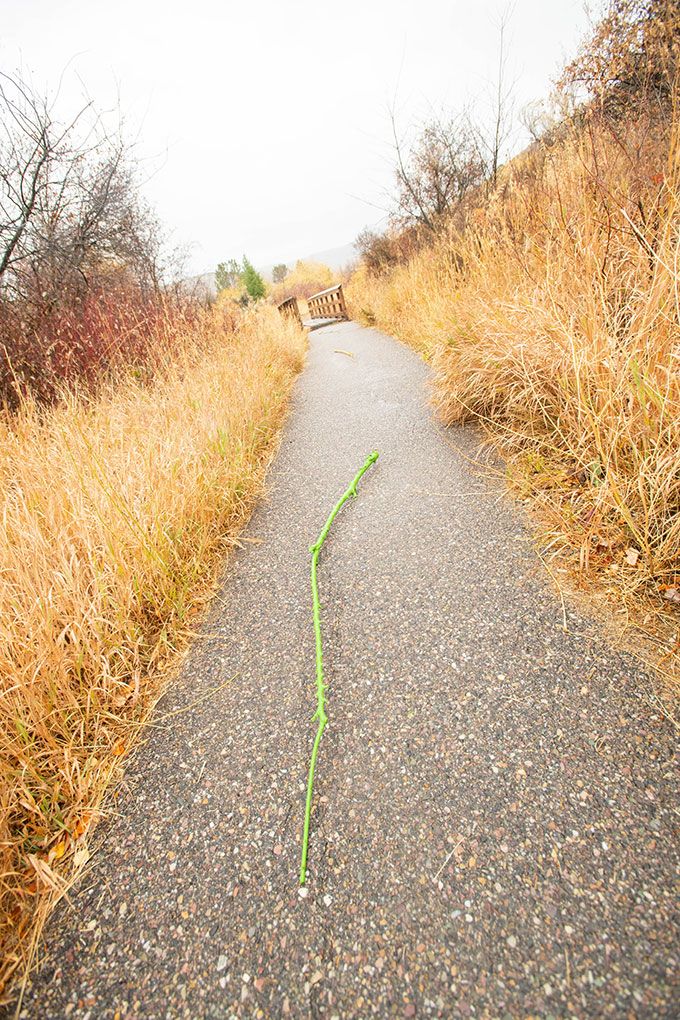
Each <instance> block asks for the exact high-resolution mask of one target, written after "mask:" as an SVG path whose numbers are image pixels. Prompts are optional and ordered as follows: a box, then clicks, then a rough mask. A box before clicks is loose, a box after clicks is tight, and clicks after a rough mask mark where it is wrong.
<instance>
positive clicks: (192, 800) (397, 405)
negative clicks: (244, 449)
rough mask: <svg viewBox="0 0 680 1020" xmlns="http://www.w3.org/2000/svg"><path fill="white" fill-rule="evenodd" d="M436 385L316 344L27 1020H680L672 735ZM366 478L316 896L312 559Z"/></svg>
mask: <svg viewBox="0 0 680 1020" xmlns="http://www.w3.org/2000/svg"><path fill="white" fill-rule="evenodd" d="M339 351H341V352H350V353H351V354H353V358H351V357H348V356H347V354H345V353H338V352H339ZM427 379H428V372H427V369H426V367H425V366H424V364H423V363H422V362H421V361H420V360H419V359H418V358H417V357H416V356H415V355H414V354H413V353H412V352H411V351H409V350H408V349H406V348H405V347H402V346H401V345H399V344H398V343H396V342H395V341H393V340H391V339H390V338H388V337H385V336H383V335H381V334H379V333H377V332H375V331H372V330H365V329H361V328H359V327H358V326H356V325H354V324H352V323H343V324H338V325H336V326H329V327H327V328H325V329H323V330H319V331H316V332H315V333H314V334H313V335H312V337H311V349H310V357H309V363H308V366H307V369H306V371H305V372H304V373H303V376H302V377H301V379H300V381H299V383H298V385H297V388H296V391H295V394H294V397H293V405H294V406H293V414H292V416H291V418H290V420H289V422H288V425H287V427H286V430H285V434H284V440H283V442H282V446H281V450H280V453H279V455H278V458H277V460H276V463H275V465H274V467H273V469H272V471H271V473H270V476H269V480H268V494H267V497H266V499H265V500H264V501H263V502H262V503H261V505H260V507H259V508H258V510H257V511H256V513H255V515H254V516H253V519H252V521H251V522H250V524H249V526H248V528H247V529H246V532H245V538H246V539H248V540H249V541H247V542H244V547H243V549H242V550H240V551H239V552H238V553H237V554H236V555H235V556H234V558H233V559H232V560H231V561H230V563H229V565H228V569H227V571H226V574H225V580H224V586H223V589H222V590H221V593H220V595H219V597H218V598H217V599H216V600H215V605H214V608H213V610H212V611H211V613H210V615H209V618H208V619H207V620H206V622H205V626H204V629H203V636H202V637H201V638H200V639H198V640H197V641H196V643H195V646H194V648H193V650H192V652H191V654H190V655H189V657H188V659H187V661H186V664H185V667H184V669H183V672H182V675H181V677H180V678H179V679H178V680H177V682H176V683H175V684H174V685H173V686H172V689H171V690H170V691H169V692H168V694H167V695H166V697H165V698H164V700H163V702H162V703H161V705H160V706H159V710H158V717H159V718H158V721H157V724H156V725H155V726H153V727H152V728H151V729H150V730H149V734H148V739H147V741H146V743H145V744H144V745H143V746H142V747H141V748H140V749H139V750H138V752H137V753H136V755H135V756H134V757H133V759H132V761H131V762H130V766H129V769H128V773H127V778H126V782H125V784H124V787H123V789H122V791H121V794H120V796H119V798H118V810H119V814H118V816H117V817H116V818H113V819H111V820H110V821H109V822H108V823H106V824H105V825H102V826H100V829H99V830H98V834H97V836H98V839H99V840H100V842H101V845H100V849H99V850H98V852H97V853H96V854H95V857H94V861H93V867H92V869H91V871H90V873H89V874H88V875H87V876H85V877H84V878H83V879H82V880H81V881H80V882H79V884H78V885H77V886H76V888H75V889H74V890H73V891H72V892H71V894H70V896H69V900H70V904H66V903H64V904H63V905H62V906H60V908H59V909H58V910H57V912H56V913H55V915H54V916H53V918H52V921H51V923H50V925H49V927H48V930H47V934H46V941H47V946H46V951H45V954H44V962H43V964H42V967H41V969H40V970H39V972H38V973H37V975H36V977H35V980H34V981H33V982H32V983H31V984H30V985H29V987H28V989H27V993H26V997H25V1000H24V1006H23V1009H22V1013H21V1015H22V1017H25V1018H40V1020H42V1018H46V1017H70V1018H72V1020H94V1018H107V1020H113V1018H116V1020H133V1018H134V1020H137V1018H154V1020H160V1018H173V1020H174V1018H192V1020H198V1018H208V1017H220V1018H230V1017H238V1018H241V1017H243V1018H246V1017H256V1018H258V1020H259V1018H270V1017H276V1018H279V1017H291V1018H295V1020H297V1018H307V1017H309V1018H312V1020H317V1018H323V1020H344V1018H349V1017H353V1018H368V1017H372V1016H377V1017H452V1018H459V1017H462V1018H467V1017H473V1018H488V1020H492V1018H493V1020H495V1018H518V1017H522V1018H529V1017H536V1018H538V1017H541V1018H546V1020H550V1018H558V1017H560V1018H561V1017H575V1018H591V1017H592V1018H595V1017H597V1018H606V1017H612V1018H630V1020H641V1018H650V1020H651V1018H654V1020H661V1018H671V1017H678V1016H680V1004H679V1003H680V991H679V990H680V980H679V974H678V957H679V955H680V945H679V940H678V932H679V928H680V914H679V910H678V891H679V888H678V886H679V883H678V877H679V874H680V867H679V865H680V858H679V853H678V836H679V833H680V818H679V814H678V799H677V789H678V760H677V757H676V746H675V739H674V733H673V731H672V729H671V728H670V726H669V724H668V723H667V722H665V721H664V720H663V719H662V718H660V716H659V715H658V714H656V713H655V712H654V710H653V708H652V707H651V706H650V703H649V701H648V700H647V699H646V697H645V689H646V684H647V679H646V678H645V675H644V673H643V671H642V668H641V667H640V666H639V664H637V663H636V661H635V660H633V659H632V658H631V657H629V656H627V655H626V654H623V653H620V652H617V651H615V650H613V649H612V648H611V647H608V644H607V641H606V639H605V637H604V636H603V634H602V633H601V631H600V630H599V629H598V627H597V625H596V624H595V623H594V622H593V621H592V620H590V619H587V618H584V617H583V616H582V615H579V613H578V612H577V611H576V610H574V609H573V608H570V607H567V608H568V622H569V629H568V633H564V631H563V629H562V608H561V606H560V604H559V602H558V601H557V600H556V598H555V596H554V594H553V593H552V591H551V590H550V589H549V586H548V583H547V580H546V577H545V574H544V572H543V570H542V568H541V567H540V564H539V561H538V560H537V558H536V555H535V553H534V552H533V551H532V548H531V543H530V541H529V533H528V530H527V526H526V522H525V521H524V520H523V517H522V515H521V512H520V511H519V510H518V509H517V507H514V506H513V505H512V504H511V502H510V500H509V498H508V497H506V496H504V495H503V491H502V488H501V487H500V486H499V484H498V482H494V481H492V480H490V479H489V478H488V477H485V476H484V475H483V474H482V473H480V472H479V471H478V470H475V469H474V467H473V466H472V464H471V462H470V460H468V459H467V458H469V457H471V458H474V457H475V456H476V454H477V451H478V447H479V435H478V434H477V433H476V432H475V430H474V429H472V428H467V427H466V428H459V429H456V430H448V431H447V433H446V434H443V433H442V431H441V430H440V429H439V428H437V426H436V425H435V424H434V423H433V422H432V421H431V416H430V412H429V410H428V406H427V397H428V392H427ZM451 442H453V443H454V444H455V445H456V447H458V449H459V450H460V452H458V451H457V449H455V448H454V447H453V446H452V445H451ZM373 449H377V450H379V451H380V459H379V460H378V462H377V463H376V464H375V465H374V466H373V467H372V468H371V471H370V473H368V474H367V475H365V476H364V478H363V480H362V483H361V491H360V495H359V498H358V499H357V500H351V501H350V502H349V503H347V504H346V505H345V507H344V508H343V510H342V512H341V513H340V514H339V515H338V518H337V519H336V521H335V523H334V525H333V530H332V533H331V534H330V535H329V538H328V539H327V541H326V544H325V545H324V549H323V551H322V554H321V558H320V563H319V589H320V598H321V617H322V628H323V640H324V672H325V676H326V679H327V682H328V683H329V684H330V688H329V691H328V706H327V713H328V717H329V725H328V727H327V728H326V731H325V733H324V737H323V741H322V744H321V750H320V754H319V759H318V763H317V771H316V780H315V803H314V810H313V814H312V829H311V838H310V847H309V860H308V869H309V870H308V876H309V877H308V883H307V888H306V896H301V895H300V893H299V890H298V869H299V865H300V839H301V832H302V817H303V810H304V802H305V783H306V773H307V766H308V762H309V753H310V750H311V744H312V740H313V735H314V724H313V723H312V722H311V721H310V720H311V716H312V714H313V712H314V708H315V700H314V636H313V630H312V614H311V591H310V586H309V562H310V554H309V548H308V547H309V545H310V544H311V543H312V542H313V541H314V540H315V538H316V536H317V535H318V533H319V530H320V528H321V526H322V525H323V523H324V521H325V520H326V518H327V516H328V513H329V512H330V510H331V509H332V507H333V506H334V504H335V502H336V501H337V499H338V498H339V496H340V495H341V494H342V492H343V491H344V489H345V488H346V486H347V484H348V481H349V480H351V478H352V477H353V475H354V473H355V472H356V470H357V469H358V467H360V466H361V464H362V463H363V461H364V459H365V457H366V456H367V454H368V453H369V452H370V451H371V450H373ZM232 676H233V677H234V679H233V680H232V682H231V683H230V684H229V685H228V686H227V687H225V688H223V689H222V690H221V691H220V692H219V694H217V695H214V696H212V697H208V698H204V700H199V699H201V698H202V697H203V695H205V694H206V693H208V692H210V691H211V690H213V689H214V688H216V687H217V686H219V685H220V684H222V683H224V681H226V680H228V679H229V678H230V677H232ZM183 709H184V711H180V710H183ZM172 712H175V713H178V714H176V715H173V716H170V717H169V718H166V719H165V720H163V718H162V717H164V716H167V715H168V713H172Z"/></svg>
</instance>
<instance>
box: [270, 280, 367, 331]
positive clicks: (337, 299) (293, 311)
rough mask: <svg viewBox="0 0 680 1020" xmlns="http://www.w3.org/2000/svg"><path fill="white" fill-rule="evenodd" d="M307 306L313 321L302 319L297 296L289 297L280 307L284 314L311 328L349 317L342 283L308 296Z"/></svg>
mask: <svg viewBox="0 0 680 1020" xmlns="http://www.w3.org/2000/svg"><path fill="white" fill-rule="evenodd" d="M307 306H308V308H309V316H310V318H311V320H312V322H311V323H305V322H303V321H302V316H301V315H300V309H299V307H298V303H297V298H294V297H291V298H288V299H287V300H286V301H283V302H282V303H281V304H280V305H279V306H278V308H279V311H280V312H281V314H282V315H284V316H290V317H292V318H294V319H296V320H297V322H298V323H299V324H300V325H301V326H305V325H306V326H310V328H311V329H318V327H319V326H325V325H326V323H330V322H338V321H343V320H345V319H349V315H348V314H347V305H346V304H345V295H344V294H343V292H342V284H341V283H340V284H338V286H337V287H329V288H328V289H327V290H321V291H319V293H318V294H313V295H312V296H311V297H309V298H307Z"/></svg>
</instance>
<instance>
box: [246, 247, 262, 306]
mask: <svg viewBox="0 0 680 1020" xmlns="http://www.w3.org/2000/svg"><path fill="white" fill-rule="evenodd" d="M241 280H242V282H243V286H244V287H245V288H246V290H247V291H248V295H249V297H251V298H252V300H253V301H259V299H260V298H263V297H264V296H265V294H266V293H267V288H266V287H265V285H264V280H263V279H262V277H261V276H260V274H259V273H258V271H257V270H256V269H255V267H254V266H253V265H252V263H251V262H249V261H248V259H247V258H246V257H245V255H244V256H243V272H242V274H241Z"/></svg>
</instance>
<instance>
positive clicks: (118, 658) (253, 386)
mask: <svg viewBox="0 0 680 1020" xmlns="http://www.w3.org/2000/svg"><path fill="white" fill-rule="evenodd" d="M192 321H193V330H192V332H191V333H190V334H187V335H181V336H177V335H173V336H172V337H166V338H165V339H166V340H167V341H168V342H167V344H166V347H167V349H168V350H173V351H174V352H175V353H174V356H173V357H172V359H170V358H169V357H168V358H166V359H165V363H164V364H163V365H162V371H159V372H158V374H157V376H156V379H155V381H154V382H153V383H151V384H150V383H149V380H148V379H146V380H144V381H142V380H139V379H136V378H135V377H134V375H131V376H130V378H129V379H127V380H126V381H124V382H123V383H122V384H120V385H117V386H116V387H115V388H113V387H112V388H110V389H109V390H108V391H107V392H104V393H103V394H100V395H99V396H98V397H97V398H96V399H95V398H93V399H90V400H85V399H82V398H80V399H79V398H78V397H76V396H73V395H71V396H68V395H67V396H66V397H65V398H64V401H63V403H62V404H61V405H60V406H58V407H56V408H54V409H52V410H49V411H44V410H43V411H42V412H41V411H40V410H39V409H38V408H37V407H36V406H32V405H31V404H30V403H27V404H25V405H24V406H23V408H22V409H21V411H20V412H19V413H18V414H17V415H16V416H13V417H10V416H6V417H4V418H2V419H1V420H0V488H1V490H2V514H1V515H0V671H1V677H2V684H1V690H0V769H1V776H0V779H1V781H0V799H1V802H0V812H1V813H0V855H1V875H2V884H1V886H0V908H1V917H0V932H1V935H2V940H3V948H4V953H3V964H2V970H1V975H2V982H3V984H5V983H6V982H7V979H8V978H9V977H10V975H11V974H12V972H13V971H15V970H16V969H17V968H21V966H22V965H23V964H25V962H26V956H27V953H28V950H29V946H30V944H31V940H32V937H33V936H34V935H35V932H36V931H37V927H36V926H37V925H39V924H40V923H41V921H42V919H43V918H44V916H45V913H46V911H47V909H48V908H49V904H50V902H52V901H53V900H54V898H55V896H56V895H57V894H58V893H59V891H60V890H62V889H63V888H64V887H65V884H66V883H67V881H68V878H69V875H70V874H71V873H72V872H73V869H74V867H77V866H78V865H81V864H82V863H83V861H84V860H85V859H86V856H87V851H86V838H87V833H88V830H89V829H91V826H92V823H93V820H94V819H95V818H96V815H97V807H98V805H99V803H100V800H101V796H102V792H103V790H104V788H105V787H106V784H107V782H108V781H109V780H110V777H111V776H112V775H113V774H114V773H116V771H117V769H118V768H119V766H120V761H121V756H122V755H123V754H124V753H125V752H126V751H127V750H128V748H129V746H130V743H131V741H132V740H133V738H134V736H135V733H136V731H137V729H138V727H139V724H140V722H141V721H142V720H143V719H144V717H145V715H146V714H147V713H148V710H149V708H150V705H151V703H152V702H153V700H154V699H155V698H156V697H157V696H158V693H159V689H160V687H159V677H160V676H161V674H162V671H163V667H164V664H167V662H168V660H169V659H170V658H171V656H172V655H173V654H174V653H175V651H176V650H177V649H178V648H179V647H181V645H182V644H183V643H184V642H185V641H186V634H187V631H188V630H189V629H190V621H191V618H192V614H193V613H195V611H196V607H197V606H198V605H199V604H200V603H201V600H202V599H204V598H205V596H206V592H207V590H208V588H209V586H210V583H211V581H212V579H214V576H215V568H216V565H217V564H218V562H219V561H220V558H221V557H222V556H223V554H224V552H225V549H226V548H227V547H228V545H229V543H230V541H232V542H233V535H234V531H235V529H236V528H237V526H238V525H239V524H241V523H242V522H243V520H244V519H245V518H246V516H247V515H248V513H249V511H250V509H251V507H252V503H253V499H254V496H255V494H256V490H257V487H258V484H259V482H260V481H261V475H262V470H263V465H264V464H265V463H266V461H267V460H268V458H270V456H271V453H272V450H273V446H274V441H275V438H276V435H277V432H278V430H279V427H280V425H281V423H282V420H283V416H284V413H285V406H286V400H287V396H288V393H289V390H290V386H291V383H292V380H293V378H294V376H295V374H296V373H297V372H298V371H299V370H300V368H301V366H302V361H303V357H304V339H303V335H302V334H301V333H300V331H299V330H297V329H295V328H294V327H292V326H290V325H289V324H287V323H284V322H283V321H282V319H281V317H280V316H279V315H278V313H277V312H276V311H275V310H271V309H264V310H262V311H260V312H258V313H257V314H255V315H250V316H248V317H244V318H243V320H242V321H241V322H240V323H237V324H234V323H233V322H229V321H228V320H225V319H223V318H221V316H220V314H219V313H211V312H206V313H204V314H203V315H202V316H201V317H199V319H196V317H195V316H194V317H193V320H192ZM168 328H169V329H174V330H176V329H177V328H178V325H177V321H176V320H175V322H174V324H173V325H169V327H168ZM159 344H160V346H161V348H162V347H163V337H162V336H161V337H159ZM178 350H179V351H181V354H179V355H178V354H177V351H178ZM160 360H161V361H162V360H163V359H162V357H161V359H160Z"/></svg>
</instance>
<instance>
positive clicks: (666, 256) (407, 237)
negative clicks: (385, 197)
mask: <svg viewBox="0 0 680 1020" xmlns="http://www.w3.org/2000/svg"><path fill="white" fill-rule="evenodd" d="M679 29H680V22H679V21H678V14H677V8H676V7H675V5H672V4H668V3H665V2H663V0H658V2H657V0H650V2H649V3H643V4H632V3H628V2H623V0H614V2H613V3H612V4H611V5H610V7H609V10H608V13H607V15H606V17H605V18H604V19H603V21H602V22H601V23H600V24H598V25H597V26H596V27H595V28H594V30H593V33H592V36H591V37H590V39H588V40H587V41H586V43H585V44H584V46H583V48H582V50H581V52H580V53H579V54H578V56H577V57H576V59H575V60H574V61H573V62H572V63H571V64H570V65H569V66H568V67H567V68H566V69H565V71H564V74H563V76H562V79H561V82H560V83H559V85H558V87H557V89H556V93H555V96H554V97H553V107H552V115H551V116H550V117H549V118H548V117H544V118H543V122H542V123H540V122H539V123H537V124H535V126H534V133H535V139H534V142H533V143H532V144H531V145H530V147H529V148H528V149H527V150H526V151H524V152H522V153H521V154H520V155H519V156H517V157H516V158H514V159H513V160H511V161H510V162H509V163H507V164H506V165H505V166H496V164H495V163H493V162H492V161H489V160H488V159H487V160H486V161H485V160H484V158H483V157H484V152H483V149H481V148H480V146H478V145H475V144H474V141H475V139H474V138H472V144H471V141H470V136H469V135H468V136H466V135H465V133H464V132H463V134H462V135H461V124H460V121H457V122H452V125H453V127H452V126H451V125H448V126H446V127H447V128H448V134H446V132H443V131H442V125H441V124H440V123H439V124H435V125H430V126H429V127H428V128H427V129H426V130H425V131H424V132H423V134H422V136H421V138H420V141H419V144H418V146H417V147H416V148H415V149H414V151H413V152H411V153H410V154H407V156H404V154H402V153H398V155H399V157H400V158H399V165H398V167H397V192H396V195H397V199H398V202H397V206H396V210H395V213H394V215H393V220H392V227H391V229H390V230H389V231H388V232H387V233H386V234H384V235H380V236H378V235H375V234H368V235H365V236H363V237H361V238H360V239H359V242H360V245H361V246H362V249H363V261H362V265H361V266H360V268H359V269H358V270H357V272H356V273H355V274H354V276H353V278H352V280H351V282H350V284H349V286H348V287H347V296H348V300H349V304H350V309H351V312H352V314H353V316H354V317H356V318H357V319H359V320H360V321H362V322H364V323H365V324H368V325H373V324H375V325H377V326H378V327H379V328H380V329H382V330H385V331H386V332H388V333H391V334H393V335H395V336H397V337H399V338H400V339H401V340H403V341H404V342H406V343H408V344H410V345H411V346H413V347H414V348H415V349H416V350H418V351H419V352H421V353H422V354H423V356H424V357H425V358H426V359H427V360H428V361H429V362H430V363H431V365H432V368H433V371H434V387H435V390H434V398H433V400H434V404H435V407H436V410H437V413H438V415H439V418H440V420H441V421H443V422H444V423H446V424H453V423H458V422H463V421H468V420H473V421H478V422H479V423H480V424H482V425H483V426H484V428H485V429H486V430H487V433H488V436H489V438H490V440H491V441H492V442H493V443H494V444H495V445H496V446H497V448H498V449H499V450H500V451H501V453H502V454H503V456H504V457H505V459H506V463H507V470H508V476H509V479H510V481H511V483H512V484H513V486H514V487H515V489H516V491H518V492H519V494H520V495H521V496H522V497H523V498H524V500H525V501H526V503H527V505H529V506H530V507H531V508H533V509H534V510H535V511H537V518H536V528H537V531H538V532H539V534H540V535H541V538H542V541H543V548H544V557H545V562H546V564H547V565H548V569H549V570H551V572H552V573H553V576H556V575H557V574H558V573H559V575H560V578H561V579H562V581H564V583H566V584H567V586H568V587H571V588H572V589H573V588H574V587H576V588H579V589H581V590H585V591H588V592H589V593H590V594H591V595H593V596H594V597H595V598H596V599H597V601H598V603H599V605H600V606H602V607H604V606H606V607H608V608H609V609H610V610H611V611H613V612H614V614H615V615H616V616H617V618H618V620H619V621H620V622H621V623H622V624H623V626H624V628H628V629H630V630H635V631H637V632H638V633H640V632H641V633H643V634H644V635H645V636H646V638H647V639H649V641H650V642H651V646H650V647H649V648H648V650H649V654H650V658H651V661H652V662H653V663H654V665H655V666H656V667H657V669H658V670H659V672H660V673H661V674H662V675H663V676H664V678H665V679H666V681H667V682H668V683H669V684H670V685H671V686H672V687H674V689H675V690H676V691H677V689H678V667H679V665H680V658H679V657H678V651H679V648H680V643H679V639H680V634H679V631H678V626H679V622H680V621H679V615H678V611H679V609H680V568H679V563H680V304H679V301H678V257H679V253H680V163H679V151H678V127H679V124H680V121H679V119H678V97H679V94H678V90H677V73H678V67H679V66H680V65H679V63H678V55H679V46H680V44H679V40H680V31H679ZM453 139H455V140H456V144H457V145H458V148H455V149H454V146H453V145H452V140H453ZM452 152H454V155H455V158H452ZM444 185H447V186H448V185H450V186H451V192H450V194H451V195H452V197H450V198H448V200H447V201H446V202H442V195H446V194H447V193H446V188H445V187H444ZM454 185H455V186H454ZM562 581H560V583H562Z"/></svg>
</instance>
